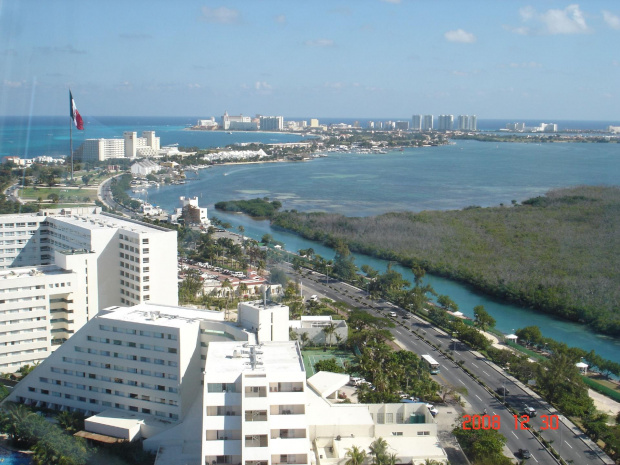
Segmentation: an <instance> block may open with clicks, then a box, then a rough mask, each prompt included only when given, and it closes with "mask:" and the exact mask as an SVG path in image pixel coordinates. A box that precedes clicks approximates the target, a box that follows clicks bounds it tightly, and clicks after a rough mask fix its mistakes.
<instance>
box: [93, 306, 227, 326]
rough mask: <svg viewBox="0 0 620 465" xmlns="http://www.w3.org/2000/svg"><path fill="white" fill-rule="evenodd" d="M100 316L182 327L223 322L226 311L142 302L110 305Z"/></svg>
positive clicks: (116, 319)
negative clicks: (128, 304) (116, 305)
mask: <svg viewBox="0 0 620 465" xmlns="http://www.w3.org/2000/svg"><path fill="white" fill-rule="evenodd" d="M102 313H103V314H102ZM98 318H101V319H108V320H115V321H130V322H134V323H143V324H148V325H153V326H161V327H168V328H180V327H182V326H184V325H187V324H193V323H200V322H201V321H222V322H223V321H224V313H223V312H218V311H213V310H193V309H191V308H183V307H172V306H167V305H155V304H147V303H141V304H138V305H135V306H133V307H110V308H107V309H104V310H102V311H101V312H100V313H99V315H98Z"/></svg>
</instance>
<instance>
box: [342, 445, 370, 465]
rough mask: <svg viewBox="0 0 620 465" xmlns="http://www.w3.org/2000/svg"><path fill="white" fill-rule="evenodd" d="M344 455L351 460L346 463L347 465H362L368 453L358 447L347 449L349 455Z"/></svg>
mask: <svg viewBox="0 0 620 465" xmlns="http://www.w3.org/2000/svg"><path fill="white" fill-rule="evenodd" d="M344 455H345V457H349V459H348V460H347V461H346V462H345V465H362V464H363V463H364V460H366V451H365V450H364V449H360V448H358V447H357V446H353V447H351V448H350V449H347V453H346V454H344Z"/></svg>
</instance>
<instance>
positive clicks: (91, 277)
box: [0, 208, 178, 372]
mask: <svg viewBox="0 0 620 465" xmlns="http://www.w3.org/2000/svg"><path fill="white" fill-rule="evenodd" d="M176 259H177V250H176V231H173V230H169V229H165V228H160V227H157V226H152V225H148V224H145V223H141V222H138V221H133V220H128V219H123V218H120V217H116V216H114V215H107V214H103V213H100V209H99V208H84V209H72V210H71V209H63V210H47V211H44V212H43V213H27V214H16V215H1V216H0V302H1V303H2V305H0V371H2V372H9V371H16V370H18V369H19V368H20V367H21V366H22V365H24V364H27V363H30V364H31V363H33V362H36V361H40V360H42V359H44V358H45V357H46V356H47V355H49V353H50V352H51V351H52V350H54V349H55V348H56V347H57V346H58V345H59V344H61V343H62V342H63V341H65V340H66V339H67V338H68V337H69V336H70V335H71V334H73V333H74V332H75V331H77V330H78V329H79V328H80V327H82V326H83V325H84V324H85V323H86V322H87V321H88V320H89V319H91V318H93V317H94V315H96V314H97V312H98V311H99V309H101V308H105V307H109V306H112V305H136V304H138V303H141V302H145V301H150V300H153V301H156V302H158V303H163V304H169V305H177V303H178V295H177V275H176ZM151 270H153V272H151ZM155 270H156V272H155ZM35 321H36V322H37V323H36V324H35V323H34V322H35ZM26 323H27V324H26ZM24 325H25V326H24ZM32 332H36V333H40V334H37V337H36V338H34V339H37V343H36V345H35V346H32V343H33V342H32V341H31V340H32V339H33V338H32V337H30V336H29V333H32ZM43 338H45V341H43ZM35 354H36V355H35Z"/></svg>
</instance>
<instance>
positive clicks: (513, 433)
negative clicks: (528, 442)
mask: <svg viewBox="0 0 620 465" xmlns="http://www.w3.org/2000/svg"><path fill="white" fill-rule="evenodd" d="M511 433H512V435H513V436H514V437H515V438H517V439H519V436H517V435H516V434H515V432H514V431H511Z"/></svg>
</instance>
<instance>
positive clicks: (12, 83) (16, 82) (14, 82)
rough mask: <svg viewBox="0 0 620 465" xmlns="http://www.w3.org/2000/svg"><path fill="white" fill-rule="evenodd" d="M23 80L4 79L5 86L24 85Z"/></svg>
mask: <svg viewBox="0 0 620 465" xmlns="http://www.w3.org/2000/svg"><path fill="white" fill-rule="evenodd" d="M23 84H24V83H23V81H9V80H7V79H5V80H4V85H5V87H12V88H17V87H21V86H22V85H23Z"/></svg>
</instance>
